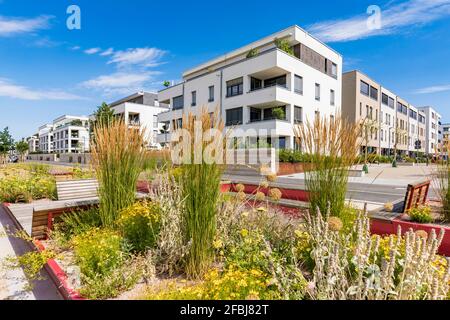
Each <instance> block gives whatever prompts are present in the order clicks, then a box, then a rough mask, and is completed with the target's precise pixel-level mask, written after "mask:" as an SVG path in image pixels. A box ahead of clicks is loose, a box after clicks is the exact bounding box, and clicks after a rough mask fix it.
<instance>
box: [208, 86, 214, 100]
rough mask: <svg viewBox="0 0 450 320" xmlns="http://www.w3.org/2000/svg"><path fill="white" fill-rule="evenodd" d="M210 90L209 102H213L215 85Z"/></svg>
mask: <svg viewBox="0 0 450 320" xmlns="http://www.w3.org/2000/svg"><path fill="white" fill-rule="evenodd" d="M208 91H209V99H208V102H213V101H214V86H210V87H209V88H208Z"/></svg>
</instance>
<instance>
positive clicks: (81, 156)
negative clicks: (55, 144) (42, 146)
mask: <svg viewBox="0 0 450 320" xmlns="http://www.w3.org/2000/svg"><path fill="white" fill-rule="evenodd" d="M27 160H29V161H48V162H61V163H79V164H89V163H90V161H91V155H90V154H89V153H61V154H56V153H51V154H29V155H28V156H27Z"/></svg>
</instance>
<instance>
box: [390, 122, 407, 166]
mask: <svg viewBox="0 0 450 320" xmlns="http://www.w3.org/2000/svg"><path fill="white" fill-rule="evenodd" d="M406 133H407V132H406V130H404V129H401V128H400V127H399V126H398V124H396V125H395V133H394V134H395V137H394V138H395V144H394V161H392V167H393V168H397V146H398V141H399V140H400V136H404V135H405V134H406Z"/></svg>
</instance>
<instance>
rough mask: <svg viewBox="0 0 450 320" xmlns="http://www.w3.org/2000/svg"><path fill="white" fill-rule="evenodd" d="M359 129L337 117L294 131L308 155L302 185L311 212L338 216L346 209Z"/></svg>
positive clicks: (317, 120)
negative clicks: (307, 195) (318, 210)
mask: <svg viewBox="0 0 450 320" xmlns="http://www.w3.org/2000/svg"><path fill="white" fill-rule="evenodd" d="M360 130H361V127H360V126H359V125H357V124H353V123H349V122H347V121H345V120H344V119H342V118H341V117H339V116H337V117H334V118H331V119H330V118H320V117H316V118H315V120H314V122H309V121H307V122H306V124H304V125H302V126H298V127H296V128H295V134H296V138H297V140H298V141H299V142H300V145H301V146H302V148H303V151H304V152H306V153H307V154H309V155H310V160H311V164H312V165H311V166H306V167H305V183H306V187H307V189H308V191H309V193H310V195H309V196H310V199H309V201H310V203H311V212H312V214H314V213H315V212H316V210H317V209H320V210H321V211H322V212H327V210H328V206H329V207H330V212H331V215H333V216H340V213H341V212H343V209H344V207H345V195H346V192H347V182H348V175H349V169H350V167H351V166H353V165H354V164H355V163H356V160H357V155H358V150H359V143H360V141H359V140H360V139H358V137H359V136H360Z"/></svg>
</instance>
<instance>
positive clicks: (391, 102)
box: [389, 97, 395, 109]
mask: <svg viewBox="0 0 450 320" xmlns="http://www.w3.org/2000/svg"><path fill="white" fill-rule="evenodd" d="M394 104H395V101H394V99H393V98H391V97H389V107H390V108H392V109H394Z"/></svg>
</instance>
